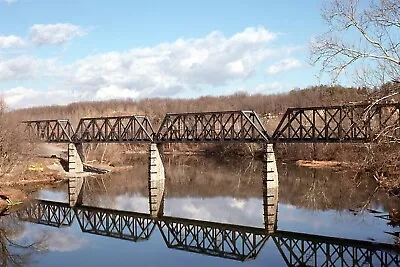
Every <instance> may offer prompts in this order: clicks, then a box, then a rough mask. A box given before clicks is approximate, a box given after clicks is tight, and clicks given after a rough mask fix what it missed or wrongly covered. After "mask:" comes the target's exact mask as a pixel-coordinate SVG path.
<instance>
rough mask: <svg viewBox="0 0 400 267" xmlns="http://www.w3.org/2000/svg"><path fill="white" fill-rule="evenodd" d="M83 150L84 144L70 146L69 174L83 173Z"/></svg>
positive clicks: (71, 144)
mask: <svg viewBox="0 0 400 267" xmlns="http://www.w3.org/2000/svg"><path fill="white" fill-rule="evenodd" d="M83 160H84V159H83V148H82V144H74V143H69V144H68V172H70V173H81V172H83Z"/></svg>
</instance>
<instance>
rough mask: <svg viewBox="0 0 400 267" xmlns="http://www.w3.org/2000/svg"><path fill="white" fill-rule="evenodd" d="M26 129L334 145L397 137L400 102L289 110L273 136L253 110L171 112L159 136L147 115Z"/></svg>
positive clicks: (58, 139)
mask: <svg viewBox="0 0 400 267" xmlns="http://www.w3.org/2000/svg"><path fill="white" fill-rule="evenodd" d="M24 123H25V125H26V130H27V132H28V133H29V134H30V135H33V136H36V137H38V138H40V139H41V140H43V141H45V142H54V143H71V142H72V143H86V142H88V143H113V142H116V143H123V142H130V143H150V142H153V143H173V142H180V143H182V142H186V143H206V142H248V143H251V142H258V143H279V142H284V143H296V142H308V143H317V142H325V143H336V142H347V143H353V142H361V143H365V142H373V141H374V140H375V139H376V138H378V137H380V136H383V135H384V136H386V137H388V138H390V139H398V138H400V103H392V104H375V105H347V106H328V107H309V108H289V109H287V111H286V113H285V114H284V115H283V117H282V118H281V120H280V122H279V124H278V126H277V127H276V129H275V131H274V132H270V133H268V132H267V131H266V130H265V127H264V125H263V124H262V122H261V120H260V118H259V116H258V115H257V114H256V113H255V112H254V111H221V112H198V113H169V114H167V115H165V118H164V120H163V121H162V123H161V125H160V127H159V129H158V130H157V131H155V130H154V128H153V127H152V125H151V122H150V119H149V118H148V117H147V116H142V115H132V116H120V117H100V118H83V119H81V120H80V121H79V123H78V125H77V127H76V128H74V127H72V125H71V123H70V122H69V121H68V120H37V121H25V122H24Z"/></svg>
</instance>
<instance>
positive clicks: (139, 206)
mask: <svg viewBox="0 0 400 267" xmlns="http://www.w3.org/2000/svg"><path fill="white" fill-rule="evenodd" d="M227 176H229V173H228V174H227ZM121 184H123V183H121ZM120 186H121V185H120ZM122 186H123V185H122ZM256 186H257V184H256V185H254V187H256ZM257 189H258V188H257ZM289 189H290V188H289ZM117 191H118V190H117ZM120 191H124V190H120ZM295 191H296V190H294V191H293V192H291V193H295ZM118 192H119V191H118ZM254 195H255V196H254ZM281 197H282V196H281ZM341 197H342V198H343V196H341ZM38 198H40V199H47V200H52V201H59V202H66V203H67V202H68V195H67V191H66V188H64V189H63V190H60V189H53V190H43V191H41V192H40V193H39V194H38ZM288 199H291V198H286V199H285V201H281V204H279V208H278V224H277V228H278V229H279V230H285V231H291V232H300V233H308V234H317V235H325V236H332V237H341V238H349V239H358V240H372V241H377V242H384V243H392V242H393V240H392V237H391V236H390V235H387V234H384V231H392V230H393V229H392V228H391V227H389V226H387V224H386V221H385V220H383V219H379V218H376V217H374V214H371V213H368V212H363V213H357V214H354V213H353V212H350V211H348V210H346V209H341V210H340V211H337V210H333V209H328V210H318V209H307V208H304V206H301V207H300V206H296V203H293V202H290V201H289V200H288ZM330 202H334V201H330ZM377 203H378V204H377ZM83 204H84V205H89V206H98V207H103V208H109V209H116V210H125V211H134V212H141V213H149V199H148V196H147V194H145V193H143V192H142V191H140V190H133V191H129V190H125V191H124V192H123V193H112V194H111V193H108V192H107V190H104V192H98V193H96V195H95V196H94V197H93V195H92V196H91V198H86V200H85V195H84V197H83ZM372 205H373V207H374V208H376V207H380V206H379V201H378V200H377V202H374V203H373V204H372ZM263 212H264V210H263V198H262V196H261V195H259V196H258V195H257V194H254V193H252V194H251V196H249V197H244V196H242V195H241V196H240V197H238V196H229V195H227V194H224V195H223V196H218V195H215V196H199V194H197V195H193V196H191V195H190V194H182V196H179V194H178V195H177V194H175V195H168V188H167V194H166V198H165V203H164V215H165V216H171V217H179V218H187V219H195V220H201V221H213V222H219V223H229V224H236V225H244V226H251V227H258V228H262V227H263V226H264V216H263ZM40 236H45V237H46V242H45V245H46V246H47V247H48V248H49V250H48V251H47V252H45V253H41V254H37V255H36V256H35V260H36V261H37V262H38V263H39V265H40V266H71V265H75V266H83V265H90V266H92V265H95V266H110V265H114V266H126V265H138V266H194V267H195V266H265V265H266V263H268V264H269V265H271V266H281V265H284V261H283V259H282V256H281V255H280V253H279V251H278V249H277V247H276V245H275V244H274V242H272V240H271V239H270V240H268V241H267V243H266V244H265V246H264V247H263V249H262V250H261V252H260V254H259V255H258V256H257V258H256V259H255V260H253V261H249V262H245V263H242V262H236V261H232V260H227V259H221V258H216V257H209V256H208V257H207V256H204V255H200V254H194V253H188V252H185V251H179V250H174V249H169V248H168V247H167V245H166V244H165V242H164V240H163V238H162V236H161V234H160V231H158V229H155V231H154V232H153V233H152V235H151V237H150V239H149V240H146V241H143V242H137V243H135V242H131V241H126V240H119V239H116V238H109V237H104V236H96V235H93V234H88V233H82V230H81V228H80V226H79V224H78V223H77V221H74V223H73V224H72V225H71V226H70V227H64V228H54V227H48V226H43V225H36V224H32V223H24V233H23V235H21V236H20V237H19V238H18V239H19V240H22V239H23V240H28V241H32V242H33V241H34V240H36V239H38V238H39V237H40Z"/></svg>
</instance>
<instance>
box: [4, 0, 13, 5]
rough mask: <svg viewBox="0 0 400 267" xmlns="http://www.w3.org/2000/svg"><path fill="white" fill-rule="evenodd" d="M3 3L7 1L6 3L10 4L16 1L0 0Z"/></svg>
mask: <svg viewBox="0 0 400 267" xmlns="http://www.w3.org/2000/svg"><path fill="white" fill-rule="evenodd" d="M2 1H3V2H4V3H7V4H12V3H15V2H17V0H2Z"/></svg>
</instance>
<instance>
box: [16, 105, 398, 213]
mask: <svg viewBox="0 0 400 267" xmlns="http://www.w3.org/2000/svg"><path fill="white" fill-rule="evenodd" d="M399 111H400V103H390V104H374V105H367V104H365V105H344V106H327V107H308V108H288V109H287V111H286V112H285V113H284V115H283V117H282V118H281V120H280V122H279V123H278V125H277V127H276V129H275V130H274V131H273V132H267V130H266V128H267V127H264V124H263V123H262V121H261V120H260V118H259V116H258V115H257V114H256V113H255V112H254V111H218V112H196V113H168V114H166V115H165V117H164V120H163V121H162V123H161V125H160V126H159V128H158V129H157V130H155V129H154V128H153V126H152V124H151V122H150V119H149V118H148V117H147V116H145V115H131V116H117V117H98V118H82V119H81V120H80V121H79V123H78V125H77V126H76V127H73V126H72V125H71V123H70V122H69V120H66V119H58V120H35V121H25V122H24V124H25V125H26V131H27V132H28V134H29V135H33V136H36V137H37V138H39V139H40V140H42V141H44V142H49V143H66V144H68V165H69V172H70V173H72V174H74V173H81V172H83V162H84V158H83V151H82V144H83V143H137V144H140V143H142V144H143V143H145V144H149V188H150V189H152V190H153V191H154V192H150V194H154V195H159V193H158V191H159V188H162V187H163V185H164V181H165V172H164V166H163V162H162V153H161V151H162V146H163V144H165V143H221V142H234V143H259V144H262V145H263V147H264V152H265V153H264V158H265V168H264V172H265V173H266V174H267V178H266V179H267V181H268V182H269V183H268V185H269V187H270V188H275V187H277V186H278V173H277V168H276V162H275V154H274V150H273V144H275V143H368V142H374V141H376V140H377V139H378V138H379V137H380V136H383V135H384V136H385V137H387V138H390V139H396V140H398V139H399V138H400V112H399ZM267 123H268V122H267ZM266 126H268V125H266ZM268 128H270V127H268ZM73 181H74V183H73V185H72V187H81V186H82V179H80V178H79V177H75V179H74V180H73ZM154 205H155V209H156V210H157V209H159V208H160V204H159V201H155V203H154Z"/></svg>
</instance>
